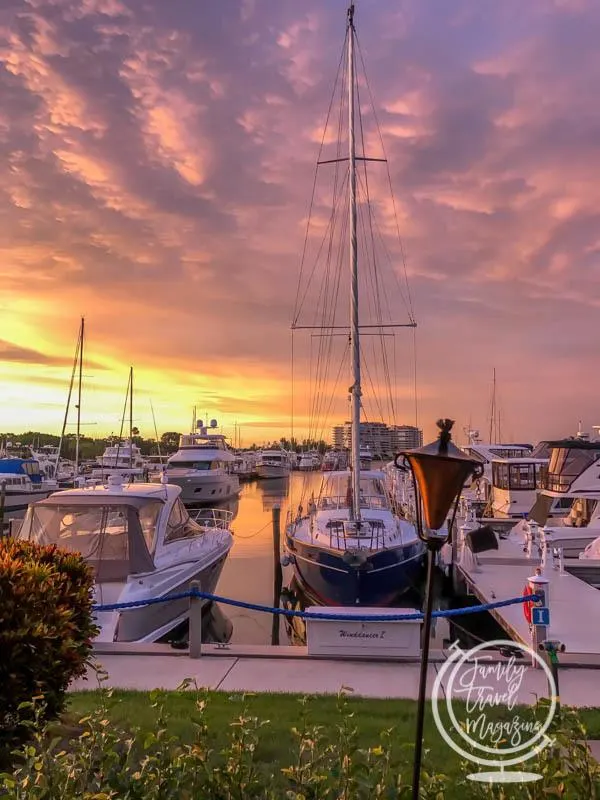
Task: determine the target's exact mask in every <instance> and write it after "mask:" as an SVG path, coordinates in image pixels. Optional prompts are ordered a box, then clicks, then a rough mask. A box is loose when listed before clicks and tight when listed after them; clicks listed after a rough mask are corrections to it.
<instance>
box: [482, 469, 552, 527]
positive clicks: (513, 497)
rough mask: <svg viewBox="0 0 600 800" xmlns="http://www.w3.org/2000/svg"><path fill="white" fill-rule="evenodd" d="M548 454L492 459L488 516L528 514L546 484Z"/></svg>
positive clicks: (504, 516) (499, 516) (520, 515)
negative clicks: (534, 456) (543, 456)
mask: <svg viewBox="0 0 600 800" xmlns="http://www.w3.org/2000/svg"><path fill="white" fill-rule="evenodd" d="M547 466H548V462H547V460H546V459H545V458H531V457H529V458H497V459H494V460H493V461H492V462H491V467H492V484H491V494H490V498H489V503H488V506H489V509H488V511H487V513H486V516H488V515H489V516H491V517H493V518H519V517H524V516H527V515H528V513H529V512H530V510H531V508H532V507H533V505H534V503H535V501H536V497H537V493H538V492H539V491H540V490H541V488H542V487H543V485H544V479H545V475H546V470H547Z"/></svg>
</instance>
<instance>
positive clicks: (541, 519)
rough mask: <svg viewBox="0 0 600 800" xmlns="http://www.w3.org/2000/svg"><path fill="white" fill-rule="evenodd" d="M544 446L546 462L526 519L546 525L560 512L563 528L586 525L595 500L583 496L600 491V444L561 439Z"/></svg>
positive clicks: (545, 443)
mask: <svg viewBox="0 0 600 800" xmlns="http://www.w3.org/2000/svg"><path fill="white" fill-rule="evenodd" d="M543 444H544V445H545V447H546V451H547V452H548V455H549V462H548V467H547V469H546V471H545V472H544V473H543V475H542V480H541V485H540V493H539V494H538V497H537V500H536V502H535V505H534V506H533V508H532V509H531V513H530V515H529V516H530V517H531V519H533V520H535V521H536V522H538V523H539V524H540V525H545V524H546V521H547V520H548V518H549V517H552V516H559V512H562V515H563V516H565V519H564V521H563V525H565V526H567V527H582V526H585V525H587V524H588V521H589V520H590V517H591V514H592V512H593V510H594V506H595V501H590V500H589V498H586V495H590V494H591V495H592V496H593V495H594V493H598V492H600V461H599V459H600V442H587V441H585V440H582V439H560V440H557V441H550V442H544V443H543ZM592 503H593V506H592Z"/></svg>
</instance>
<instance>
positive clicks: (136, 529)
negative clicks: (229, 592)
mask: <svg viewBox="0 0 600 800" xmlns="http://www.w3.org/2000/svg"><path fill="white" fill-rule="evenodd" d="M231 518H232V515H231V512H228V511H224V510H222V509H215V510H214V511H213V512H212V514H210V515H208V514H207V512H206V511H205V512H204V515H203V518H202V520H201V521H199V522H196V521H194V520H193V519H192V518H191V517H190V515H189V513H188V511H187V510H186V508H185V506H184V505H183V503H182V502H181V488H180V487H179V486H173V485H168V484H156V483H149V484H148V483H137V484H136V483H134V484H128V485H124V484H123V482H122V479H121V478H120V476H118V475H113V476H111V478H110V480H109V483H108V485H107V486H93V487H87V488H80V489H67V490H65V491H62V492H56V493H53V494H51V495H50V496H49V497H47V498H46V499H44V500H40V501H39V502H36V503H33V504H32V505H31V506H30V507H29V509H28V511H27V514H26V515H25V519H24V521H23V524H22V526H21V528H20V530H19V532H18V534H17V536H18V537H19V538H21V539H26V540H29V541H34V542H36V543H38V544H41V545H56V546H57V547H60V548H61V549H64V550H70V551H73V552H77V553H80V554H81V555H82V556H83V558H84V559H85V560H86V562H87V563H88V564H89V565H90V566H91V567H92V568H93V570H94V575H95V586H94V601H95V603H96V604H98V605H108V604H113V603H128V602H133V601H140V600H148V599H151V598H156V597H164V596H166V595H172V594H176V593H180V592H184V591H186V590H189V588H190V583H191V581H199V582H200V585H201V588H202V590H203V591H206V592H210V593H212V592H214V590H215V588H216V586H217V582H218V580H219V576H220V574H221V571H222V569H223V565H224V563H225V560H226V558H227V555H228V553H229V551H230V549H231V546H232V544H233V536H232V532H231V529H230V523H231ZM188 617H189V599H187V598H185V599H179V600H172V601H166V602H164V603H157V604H154V605H149V606H141V607H138V608H132V609H127V610H122V611H100V612H97V613H96V621H97V624H98V626H99V627H100V633H99V635H98V640H99V641H117V642H154V641H158V640H159V639H162V638H163V637H165V636H166V635H167V634H168V633H169V632H170V631H172V630H174V629H175V628H177V627H178V626H181V624H182V623H184V622H185V620H186V619H188Z"/></svg>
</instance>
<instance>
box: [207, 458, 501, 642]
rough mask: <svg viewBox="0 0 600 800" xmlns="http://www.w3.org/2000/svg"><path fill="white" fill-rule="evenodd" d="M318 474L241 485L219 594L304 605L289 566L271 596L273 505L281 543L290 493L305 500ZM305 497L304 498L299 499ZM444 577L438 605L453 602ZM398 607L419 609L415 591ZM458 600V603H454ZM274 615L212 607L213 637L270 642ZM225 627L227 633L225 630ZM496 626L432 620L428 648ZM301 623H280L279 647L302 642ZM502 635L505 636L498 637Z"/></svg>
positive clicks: (474, 619) (479, 618) (485, 620)
mask: <svg viewBox="0 0 600 800" xmlns="http://www.w3.org/2000/svg"><path fill="white" fill-rule="evenodd" d="M321 479H322V474H321V473H320V472H310V473H300V472H294V473H292V475H291V476H290V478H289V479H271V480H262V481H253V482H251V483H247V484H244V485H243V488H242V492H241V494H240V496H239V499H238V500H236V501H234V502H230V503H229V504H226V505H225V506H224V507H226V508H229V509H230V510H231V511H233V512H234V522H233V530H234V540H235V541H234V545H233V548H232V550H231V552H230V554H229V557H228V559H227V561H226V563H225V567H224V569H223V573H222V575H221V579H220V581H219V584H218V587H217V594H220V595H221V596H224V597H231V598H234V599H237V600H245V601H249V602H253V603H260V604H263V605H269V606H271V605H279V604H281V605H282V606H288V607H290V606H294V607H298V608H302V607H304V606H305V601H304V599H303V598H302V597H301V596H300V595H299V594H298V592H297V590H296V588H295V586H294V582H293V580H292V578H293V571H292V569H291V568H290V567H288V568H284V569H283V591H282V594H281V598H280V603H279V602H277V597H275V596H274V575H275V569H274V553H273V528H272V513H273V506H274V505H275V504H279V505H280V506H281V541H282V542H283V537H284V531H285V520H286V514H287V510H288V507H289V506H288V496H289V495H290V494H291V497H292V503H293V505H294V507H296V506H297V505H298V503H299V502H303V504H304V507H306V499H305V498H306V496H307V495H310V492H311V490H312V489H314V490H315V492H316V491H317V490H318V487H319V486H320V482H321ZM301 498H304V499H301ZM446 584H447V581H444V579H443V576H442V575H441V574H440V575H438V576H437V581H436V587H435V591H436V602H435V605H436V607H438V608H446V607H448V606H449V605H452V604H453V601H452V598H451V597H450V596H449V595H448V593H447V590H448V587H447V585H446ZM400 604H401V605H400V606H399V607H406V608H411V609H415V608H421V604H422V597H421V596H420V594H419V593H413V595H407V596H405V597H403V598H401V601H400ZM454 604H456V603H454ZM272 619H273V618H272V615H270V614H265V613H262V612H258V611H250V610H246V609H239V608H234V607H232V606H225V605H223V606H221V607H220V609H217V611H216V627H217V629H218V634H217V636H219V634H220V636H221V638H222V639H229V641H231V642H233V643H238V644H271V643H272V624H273V623H272ZM224 630H226V635H224V634H223V631H224ZM498 632H499V629H498V627H497V625H496V623H495V622H494V620H493V619H492V618H491V617H490V616H489V615H487V614H477V615H469V616H468V617H461V618H460V620H459V624H455V623H450V622H449V621H448V620H445V619H440V620H433V635H432V647H435V648H440V649H441V648H442V647H444V645H445V644H446V645H447V644H449V643H450V642H452V641H455V640H456V639H457V638H458V639H459V640H460V641H461V643H462V644H463V645H468V646H474V645H475V644H477V643H478V642H479V641H482V640H487V639H492V638H496V636H497V634H498ZM303 637H304V623H303V622H302V621H301V620H296V621H295V622H294V623H293V625H290V624H286V622H285V621H284V620H283V619H281V620H280V624H279V643H280V644H282V645H288V644H302V643H303ZM500 638H504V637H502V636H501V637H500Z"/></svg>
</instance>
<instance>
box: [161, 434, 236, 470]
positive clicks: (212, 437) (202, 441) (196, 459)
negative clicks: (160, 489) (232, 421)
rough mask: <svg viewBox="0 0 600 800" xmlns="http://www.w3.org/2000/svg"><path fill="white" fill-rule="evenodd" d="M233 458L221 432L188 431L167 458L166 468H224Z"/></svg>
mask: <svg viewBox="0 0 600 800" xmlns="http://www.w3.org/2000/svg"><path fill="white" fill-rule="evenodd" d="M235 460H236V456H235V455H234V454H233V453H232V452H231V450H230V449H229V447H228V446H227V442H226V440H225V436H223V435H222V434H220V433H214V434H211V433H209V434H205V433H189V434H183V435H182V436H181V437H180V439H179V449H178V450H177V452H176V453H174V454H173V455H172V456H171V457H170V458H169V459H168V460H167V469H168V471H169V472H171V470H173V469H181V470H194V471H195V472H205V471H208V470H217V469H222V470H226V469H228V468H229V467H230V465H232V464H233V462H234V461H235Z"/></svg>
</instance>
